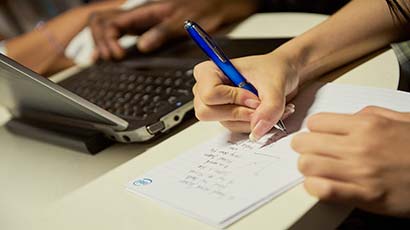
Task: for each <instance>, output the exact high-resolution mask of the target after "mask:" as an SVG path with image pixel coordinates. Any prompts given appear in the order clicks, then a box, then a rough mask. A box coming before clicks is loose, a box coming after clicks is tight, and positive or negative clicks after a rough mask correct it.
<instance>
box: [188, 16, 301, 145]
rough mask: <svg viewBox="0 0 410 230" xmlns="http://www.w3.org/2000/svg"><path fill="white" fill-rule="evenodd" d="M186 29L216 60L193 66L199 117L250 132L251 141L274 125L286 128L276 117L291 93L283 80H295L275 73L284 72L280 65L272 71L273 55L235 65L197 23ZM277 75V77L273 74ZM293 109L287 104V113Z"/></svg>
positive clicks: (249, 58)
mask: <svg viewBox="0 0 410 230" xmlns="http://www.w3.org/2000/svg"><path fill="white" fill-rule="evenodd" d="M185 28H186V29H187V31H188V32H189V34H190V35H191V37H192V38H193V39H194V41H196V42H197V44H198V45H199V46H200V47H201V49H202V50H203V51H204V52H205V53H206V54H207V55H208V57H210V59H211V60H212V61H213V62H214V63H215V64H212V63H210V62H205V63H202V64H200V65H198V66H197V67H196V68H195V74H194V75H195V78H196V80H197V84H196V85H195V87H194V90H193V91H194V95H195V99H194V105H195V109H196V115H197V117H198V118H199V119H200V120H218V121H220V122H221V123H222V124H223V125H224V126H225V127H227V128H228V129H230V130H232V131H235V132H250V131H252V132H251V134H250V138H251V139H253V140H257V139H259V138H260V137H261V136H263V135H264V134H266V133H267V132H269V131H270V130H271V129H272V128H273V127H275V128H277V129H280V130H282V131H286V128H285V126H284V123H283V122H281V121H279V120H280V118H281V117H282V115H283V114H284V112H285V101H286V100H285V97H286V95H287V94H288V93H290V92H286V90H287V89H292V87H288V86H289V85H286V83H291V82H295V81H293V80H291V79H293V78H294V77H292V76H290V77H288V76H284V75H281V74H278V73H283V68H281V66H283V65H280V66H278V67H279V68H278V69H277V70H275V68H274V67H273V66H274V65H275V62H274V60H271V57H270V56H272V58H273V59H275V55H272V54H266V55H259V56H251V57H246V58H241V59H237V60H234V64H235V66H234V65H233V64H232V63H231V61H230V60H229V59H228V58H227V57H226V56H225V54H224V53H223V52H222V50H221V49H220V48H219V47H218V46H217V45H216V43H215V42H214V41H213V40H212V38H211V37H209V35H207V34H206V32H205V31H203V30H202V29H200V27H199V26H198V25H197V24H195V23H193V22H186V24H185ZM270 61H273V62H272V63H269V62H270ZM236 68H238V70H239V71H238V70H237V69H236ZM287 69H289V67H287ZM278 70H279V71H278ZM289 70H290V69H289ZM288 72H290V71H288ZM242 74H243V75H242ZM276 74H278V77H275V75H276ZM213 75H214V76H213ZM272 75H273V76H272ZM243 76H246V77H247V78H246V79H247V80H249V82H248V81H247V80H246V79H245V78H244V77H243ZM295 76H296V75H295ZM283 77H286V78H287V79H284V78H283ZM287 80H289V82H287ZM250 82H251V83H252V84H253V85H252V84H250ZM284 83H285V84H284ZM232 85H234V86H237V87H232ZM254 86H255V87H254ZM255 88H256V89H257V91H256V89H255ZM294 88H296V87H294ZM293 111H294V107H292V106H288V107H287V110H286V112H287V114H289V113H292V112H293Z"/></svg>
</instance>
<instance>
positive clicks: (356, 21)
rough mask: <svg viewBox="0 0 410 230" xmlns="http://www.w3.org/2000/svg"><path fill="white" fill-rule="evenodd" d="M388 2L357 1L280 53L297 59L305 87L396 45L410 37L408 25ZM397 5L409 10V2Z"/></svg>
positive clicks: (405, 1)
mask: <svg viewBox="0 0 410 230" xmlns="http://www.w3.org/2000/svg"><path fill="white" fill-rule="evenodd" d="M388 1H389V0H388ZM388 1H386V0H354V1H352V2H351V3H349V4H348V5H347V6H346V7H344V8H342V9H341V10H340V11H339V12H337V13H336V14H334V15H333V16H331V17H330V18H329V19H328V20H326V21H325V22H323V23H322V24H320V25H318V26H316V27H314V28H313V29H311V30H310V31H307V32H306V33H304V34H303V35H301V36H298V37H296V38H295V39H293V40H292V41H291V42H289V43H287V44H285V45H284V46H283V47H281V48H280V49H279V50H278V52H287V53H289V54H290V55H293V56H294V57H296V58H295V59H294V60H296V62H295V66H296V67H297V68H298V72H299V76H300V80H301V83H303V82H305V81H306V80H308V79H310V78H315V77H318V76H321V75H323V74H324V73H326V72H328V71H330V70H333V69H335V68H337V67H340V66H342V65H344V64H346V63H348V62H351V61H352V60H355V59H357V58H359V57H361V56H363V55H366V54H369V53H371V52H373V51H375V50H378V49H380V48H382V47H385V46H387V45H388V44H390V43H392V42H394V41H397V40H399V39H404V38H406V37H407V38H408V37H410V33H409V31H408V29H409V22H406V23H404V22H403V21H402V20H399V19H398V18H397V16H399V17H401V16H400V15H397V16H395V15H393V12H392V11H391V10H390V9H389V7H388V3H387V2H388ZM397 2H399V3H400V4H401V5H402V6H403V7H404V8H405V9H406V8H407V7H408V6H410V1H408V0H398V1H397ZM407 9H408V8H407ZM401 19H403V18H401ZM403 23H404V24H403Z"/></svg>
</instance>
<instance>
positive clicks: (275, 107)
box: [249, 87, 286, 141]
mask: <svg viewBox="0 0 410 230" xmlns="http://www.w3.org/2000/svg"><path fill="white" fill-rule="evenodd" d="M273 88H274V87H263V88H261V89H259V91H258V93H259V98H260V100H261V104H260V105H259V107H258V108H257V109H256V111H255V113H254V115H253V117H252V120H251V128H252V132H251V134H250V135H249V138H250V139H251V140H253V141H256V140H259V139H260V138H261V137H262V136H263V135H265V134H266V133H268V132H269V131H270V130H271V129H272V128H273V126H274V125H275V124H276V123H277V122H278V121H279V119H280V118H281V117H282V114H283V112H284V108H285V102H286V99H285V94H284V92H283V91H282V90H272V89H273Z"/></svg>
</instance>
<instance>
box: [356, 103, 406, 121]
mask: <svg viewBox="0 0 410 230" xmlns="http://www.w3.org/2000/svg"><path fill="white" fill-rule="evenodd" d="M358 114H373V115H379V116H382V117H385V118H388V119H392V120H396V121H402V122H410V113H402V112H397V111H394V110H391V109H386V108H382V107H378V106H367V107H366V108H364V109H362V110H360V111H359V112H358Z"/></svg>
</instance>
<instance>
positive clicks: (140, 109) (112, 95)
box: [60, 62, 195, 120]
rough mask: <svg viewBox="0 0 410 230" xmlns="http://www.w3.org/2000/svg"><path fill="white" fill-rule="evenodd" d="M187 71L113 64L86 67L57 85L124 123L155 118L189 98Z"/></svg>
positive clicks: (189, 75)
mask: <svg viewBox="0 0 410 230" xmlns="http://www.w3.org/2000/svg"><path fill="white" fill-rule="evenodd" d="M194 84H195V80H194V77H193V73H192V70H191V69H180V70H167V69H163V70H161V69H160V70H135V69H130V68H126V67H124V66H121V65H119V64H116V63H110V62H107V63H102V64H99V65H96V66H93V67H90V68H88V69H86V70H84V71H82V72H80V73H79V74H77V75H76V76H74V77H70V78H69V79H67V80H64V81H62V82H61V83H60V85H62V86H63V87H65V88H67V89H69V90H70V91H72V92H74V93H75V94H77V95H79V96H81V97H83V98H85V99H87V100H88V101H90V102H92V103H94V104H96V105H98V106H100V107H101V108H103V109H105V110H107V111H109V112H111V113H113V114H115V115H118V116H120V117H122V118H125V119H127V120H151V119H149V118H154V117H155V119H158V118H159V117H161V116H163V115H165V114H168V113H170V112H172V111H173V110H175V109H176V108H178V107H180V106H182V105H184V104H185V103H187V102H189V101H191V100H192V99H193V94H192V86H193V85H194Z"/></svg>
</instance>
